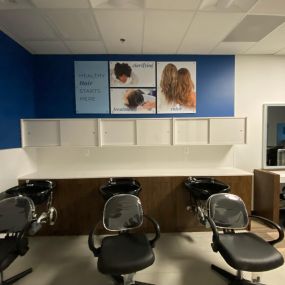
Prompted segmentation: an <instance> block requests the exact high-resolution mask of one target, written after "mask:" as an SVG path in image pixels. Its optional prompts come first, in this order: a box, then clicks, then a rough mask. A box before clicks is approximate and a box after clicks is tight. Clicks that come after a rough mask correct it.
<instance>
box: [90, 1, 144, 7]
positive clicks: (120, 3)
mask: <svg viewBox="0 0 285 285" xmlns="http://www.w3.org/2000/svg"><path fill="white" fill-rule="evenodd" d="M90 3H91V5H92V7H93V8H96V9H142V8H144V1H142V0H90Z"/></svg>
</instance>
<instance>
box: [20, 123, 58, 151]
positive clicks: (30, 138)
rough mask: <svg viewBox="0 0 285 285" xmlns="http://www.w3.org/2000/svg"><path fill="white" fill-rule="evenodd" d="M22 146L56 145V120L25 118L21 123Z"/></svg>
mask: <svg viewBox="0 0 285 285" xmlns="http://www.w3.org/2000/svg"><path fill="white" fill-rule="evenodd" d="M22 128H23V129H22V136H23V138H22V143H23V147H29V146H58V145H59V144H60V138H59V121H58V120H31V121H29V120H27V121H23V123H22Z"/></svg>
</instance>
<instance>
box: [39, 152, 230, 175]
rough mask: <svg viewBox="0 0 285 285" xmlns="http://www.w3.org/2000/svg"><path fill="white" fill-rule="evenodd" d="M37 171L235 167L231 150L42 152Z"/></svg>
mask: <svg viewBox="0 0 285 285" xmlns="http://www.w3.org/2000/svg"><path fill="white" fill-rule="evenodd" d="M37 151H38V165H39V168H38V171H39V172H46V171H48V172H49V170H52V169H59V170H63V171H66V170H69V169H70V170H72V171H74V170H75V171H76V170H78V171H84V170H97V169H98V170H105V169H167V168H168V169H172V168H173V169H177V168H203V167H204V168H211V167H213V168H214V167H232V166H233V151H232V147H231V146H189V147H182V146H175V147H174V146H169V147H168V146H164V147H102V148H98V147H93V148H68V147H66V148H64V147H62V148H39V149H38V150H37Z"/></svg>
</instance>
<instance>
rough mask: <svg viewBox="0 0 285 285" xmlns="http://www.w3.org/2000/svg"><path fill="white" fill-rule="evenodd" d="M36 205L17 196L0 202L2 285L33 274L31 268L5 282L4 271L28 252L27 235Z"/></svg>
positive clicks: (0, 281) (0, 282) (27, 199)
mask: <svg viewBox="0 0 285 285" xmlns="http://www.w3.org/2000/svg"><path fill="white" fill-rule="evenodd" d="M33 215H34V204H33V201H32V200H31V199H29V198H27V197H22V196H17V197H12V198H6V199H3V200H0V233H1V234H2V235H3V234H4V237H3V238H0V272H1V279H0V284H1V285H2V284H3V285H8V284H13V283H14V282H16V281H17V280H19V279H20V278H22V277H24V276H26V275H27V274H29V273H31V272H32V268H29V269H27V270H25V271H23V272H21V273H19V274H17V275H15V276H13V277H11V278H9V279H7V280H3V271H4V270H5V269H6V268H7V267H8V266H9V265H10V264H11V263H12V262H13V261H14V260H15V259H16V258H17V257H18V256H23V255H25V253H26V252H27V251H28V249H29V247H28V239H27V237H26V233H27V231H28V230H29V228H30V225H31V223H32V221H33Z"/></svg>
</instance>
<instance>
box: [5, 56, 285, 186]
mask: <svg viewBox="0 0 285 285" xmlns="http://www.w3.org/2000/svg"><path fill="white" fill-rule="evenodd" d="M235 85H236V90H235V115H236V116H241V117H247V118H248V131H247V134H248V136H247V144H246V145H236V146H234V147H229V146H227V147H226V146H200V147H198V146H190V147H178V146H177V147H162V148H159V147H121V148H119V147H116V148H115V147H114V148H100V149H99V148H86V149H85V148H74V149H71V148H63V149H59V148H52V149H44V148H43V149H35V150H22V149H11V150H1V151H0V191H3V190H5V189H7V188H8V187H11V186H14V185H16V184H17V177H19V176H21V175H25V174H28V173H30V172H34V171H36V169H37V166H39V169H40V170H41V169H42V170H44V168H49V167H55V166H57V167H68V168H69V169H81V170H83V169H84V168H85V169H90V168H92V169H106V168H110V167H113V168H125V169H128V168H131V169H132V168H134V167H137V168H142V169H143V168H148V169H151V168H166V167H170V168H171V167H173V168H179V167H189V168H193V167H200V168H202V167H233V166H234V167H237V168H241V169H244V170H247V171H252V170H253V169H255V168H261V167H262V110H263V104H264V103H285V56H262V55H261V56H236V78H235Z"/></svg>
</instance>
